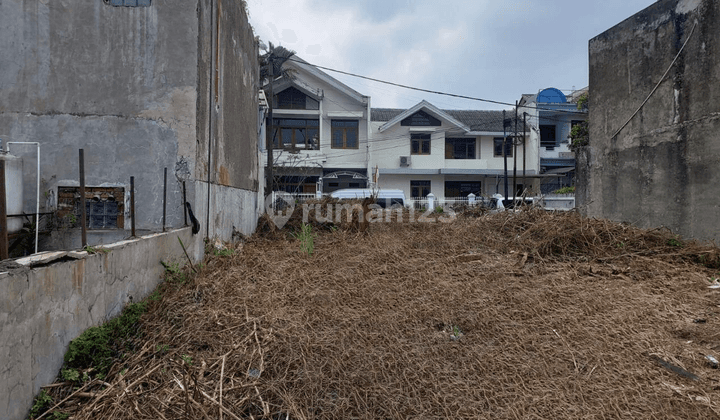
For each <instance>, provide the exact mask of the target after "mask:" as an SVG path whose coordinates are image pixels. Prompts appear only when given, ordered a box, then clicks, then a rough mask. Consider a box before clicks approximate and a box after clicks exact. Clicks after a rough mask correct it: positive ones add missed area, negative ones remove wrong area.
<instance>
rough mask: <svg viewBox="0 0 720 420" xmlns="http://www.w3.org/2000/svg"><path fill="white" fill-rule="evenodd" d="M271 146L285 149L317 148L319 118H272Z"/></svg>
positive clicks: (318, 142) (318, 145) (318, 143)
mask: <svg viewBox="0 0 720 420" xmlns="http://www.w3.org/2000/svg"><path fill="white" fill-rule="evenodd" d="M273 125H274V127H273V133H274V135H273V147H274V148H276V149H285V150H298V149H304V150H318V149H320V141H319V130H318V128H319V126H320V124H319V120H317V119H314V120H303V119H299V118H278V119H273Z"/></svg>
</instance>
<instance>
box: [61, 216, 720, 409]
mask: <svg viewBox="0 0 720 420" xmlns="http://www.w3.org/2000/svg"><path fill="white" fill-rule="evenodd" d="M290 225H291V226H293V225H292V223H291V224H290ZM295 226H296V225H295ZM314 231H315V232H317V231H319V229H318V227H315V229H314ZM301 245H302V242H301V241H300V240H299V239H296V238H295V237H292V236H290V235H286V234H285V233H284V232H282V231H281V232H266V233H265V235H264V236H263V235H260V236H258V237H255V238H252V239H250V240H248V241H246V242H245V243H244V244H243V245H241V246H239V247H238V248H237V249H236V250H235V252H234V253H233V254H232V255H229V256H216V257H211V258H208V260H207V261H206V265H205V266H204V267H202V268H201V269H200V273H199V274H198V275H197V276H194V277H192V278H190V279H189V280H188V281H187V282H186V283H185V284H183V285H175V284H173V283H172V282H167V284H166V287H165V290H164V292H163V296H162V298H161V299H160V300H158V301H157V302H154V303H152V304H151V305H150V309H149V312H148V313H147V314H146V315H144V317H143V322H142V324H141V329H142V333H143V338H142V339H141V340H139V341H138V342H136V343H135V347H134V348H135V352H134V353H131V354H128V355H127V356H126V357H125V359H124V360H123V361H121V362H119V363H118V364H116V365H115V367H113V369H111V371H110V373H109V374H108V375H107V377H106V378H105V379H104V382H105V383H104V384H98V383H97V382H95V383H92V384H88V385H86V387H85V389H82V390H81V391H80V394H81V395H80V396H77V395H75V396H71V395H72V393H73V392H76V393H77V391H76V390H72V389H70V388H64V387H55V388H49V389H48V391H50V392H51V393H54V394H53V396H54V398H55V399H56V401H60V400H61V399H62V398H67V397H70V398H68V400H67V402H65V403H63V404H61V405H60V406H59V407H58V408H56V410H59V411H62V412H66V413H73V414H74V415H75V418H83V419H85V418H87V419H89V418H106V419H119V418H133V419H137V418H148V419H149V418H153V419H157V418H165V419H171V418H184V417H187V418H213V419H215V418H226V419H227V418H235V419H237V418H243V419H244V418H255V419H259V418H265V419H326V418H327V419H331V418H332V419H351V418H359V419H379V418H427V419H434V418H438V419H439V418H443V419H445V418H448V419H449V418H453V419H458V418H488V419H533V418H535V419H548V418H552V419H590V418H593V419H594V418H597V419H600V418H605V419H607V418H633V419H645V418H657V419H673V418H677V419H693V418H696V419H710V418H720V371H719V370H718V369H717V366H715V368H713V364H712V362H711V361H710V360H709V359H708V358H707V357H706V356H708V355H710V356H714V357H719V356H720V307H719V305H720V292H718V290H716V289H712V288H709V286H711V285H712V284H713V281H714V280H713V279H714V278H717V277H719V276H720V274H718V273H719V272H720V255H719V254H718V249H717V248H713V247H709V246H701V245H698V244H695V243H692V242H686V241H683V240H682V239H681V238H677V237H675V236H673V235H671V234H670V233H669V232H667V231H665V230H653V231H644V230H639V229H635V228H632V227H629V226H625V225H620V224H614V223H610V222H606V221H598V220H588V219H582V218H580V217H579V216H578V215H576V214H574V213H568V214H561V215H555V214H547V213H544V212H542V211H524V212H519V213H505V214H496V215H482V216H480V217H467V218H464V217H460V218H458V219H457V220H455V221H454V222H452V223H448V224H444V223H430V224H419V223H416V224H408V223H405V224H395V223H392V224H373V225H371V227H370V229H369V231H368V232H366V233H354V232H351V231H348V230H343V229H336V230H327V231H322V232H319V233H318V234H317V236H316V237H315V238H314V243H313V244H312V246H310V247H308V246H307V245H308V242H307V241H306V242H305V245H306V246H305V247H304V248H302V247H301ZM309 251H312V252H311V253H310V252H309ZM78 403H81V404H80V405H78Z"/></svg>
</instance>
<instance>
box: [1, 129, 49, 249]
mask: <svg viewBox="0 0 720 420" xmlns="http://www.w3.org/2000/svg"><path fill="white" fill-rule="evenodd" d="M5 144H6V145H7V146H6V148H5V151H6V152H7V153H10V145H11V144H34V145H37V198H36V200H35V201H36V202H35V253H36V254H37V252H38V232H39V231H40V143H38V142H36V141H9V142H7V143H5Z"/></svg>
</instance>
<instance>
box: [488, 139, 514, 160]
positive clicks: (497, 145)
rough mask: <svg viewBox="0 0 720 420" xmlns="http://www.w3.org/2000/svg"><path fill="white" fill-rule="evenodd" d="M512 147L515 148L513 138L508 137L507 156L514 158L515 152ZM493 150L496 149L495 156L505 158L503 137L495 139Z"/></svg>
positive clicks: (506, 144)
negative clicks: (513, 153)
mask: <svg viewBox="0 0 720 420" xmlns="http://www.w3.org/2000/svg"><path fill="white" fill-rule="evenodd" d="M512 146H513V139H512V137H508V138H507V141H506V142H505V155H506V156H507V157H512V152H513V147H512ZM493 149H494V153H493V156H495V157H503V137H495V138H494V139H493Z"/></svg>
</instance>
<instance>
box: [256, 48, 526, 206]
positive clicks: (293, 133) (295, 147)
mask: <svg viewBox="0 0 720 420" xmlns="http://www.w3.org/2000/svg"><path fill="white" fill-rule="evenodd" d="M285 65H286V66H287V67H289V68H292V69H294V70H295V78H294V79H293V80H283V79H277V80H276V81H275V83H274V85H273V86H274V99H273V103H274V115H273V124H272V125H271V126H270V125H268V127H269V128H270V129H269V130H268V135H269V136H272V137H271V138H272V139H273V140H274V146H273V148H274V151H273V157H274V158H273V161H274V163H275V173H276V175H277V176H276V180H277V181H278V182H277V183H276V188H275V190H284V191H287V192H291V193H315V192H323V193H329V192H332V191H335V190H337V189H341V188H369V187H374V188H383V189H401V190H403V191H405V194H406V196H407V197H409V198H412V197H416V198H420V197H426V196H427V195H428V194H429V193H433V194H434V195H435V197H437V198H438V199H443V198H451V197H465V196H467V195H468V194H470V193H473V194H475V195H476V196H479V195H484V196H488V195H492V194H494V193H500V194H505V182H504V181H505V178H504V174H505V165H506V162H507V173H508V195H514V192H519V191H523V190H529V191H530V192H531V193H537V192H539V187H540V175H539V173H540V164H539V162H540V158H539V150H540V147H539V144H538V137H537V136H535V137H529V136H523V135H522V131H523V125H522V120H519V121H518V124H517V129H518V133H519V134H518V135H517V136H514V135H513V132H514V131H515V129H516V125H515V120H514V119H512V118H510V117H511V113H510V112H508V115H507V119H506V122H507V123H508V124H506V126H505V127H503V112H502V111H483V110H443V109H439V108H437V107H436V106H435V105H433V104H431V103H430V102H427V101H422V102H420V103H418V104H416V105H415V106H413V107H411V108H409V109H389V108H374V109H373V108H370V98H369V97H367V96H363V95H361V94H360V93H358V92H356V91H354V90H353V89H351V88H349V87H348V86H346V85H344V84H343V83H341V82H340V81H338V80H337V79H334V78H333V77H331V76H329V75H328V74H326V73H324V72H322V71H321V70H319V69H317V68H316V67H313V66H312V65H310V64H307V63H306V62H304V61H302V60H301V59H299V58H297V57H294V58H293V59H292V60H290V61H288V62H286V64H285ZM512 114H514V113H512ZM524 138H527V139H528V141H527V144H524V141H523V139H524ZM504 139H507V140H504ZM513 139H517V140H513ZM503 144H505V147H503ZM503 152H504V153H505V155H504V154H503ZM513 175H515V177H514V178H515V181H514V182H513ZM513 183H514V184H515V188H513Z"/></svg>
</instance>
